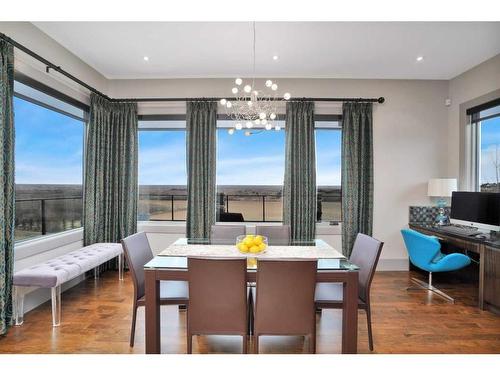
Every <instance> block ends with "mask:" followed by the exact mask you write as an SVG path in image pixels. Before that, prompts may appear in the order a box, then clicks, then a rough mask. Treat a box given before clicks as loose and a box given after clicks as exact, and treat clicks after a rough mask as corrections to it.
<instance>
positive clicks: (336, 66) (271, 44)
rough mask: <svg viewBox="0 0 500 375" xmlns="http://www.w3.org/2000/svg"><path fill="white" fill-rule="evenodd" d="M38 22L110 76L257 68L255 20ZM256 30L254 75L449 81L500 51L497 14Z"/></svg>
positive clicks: (238, 72) (230, 73)
mask: <svg viewBox="0 0 500 375" xmlns="http://www.w3.org/2000/svg"><path fill="white" fill-rule="evenodd" d="M34 24H35V25H36V26H37V27H38V28H40V29H41V30H42V31H44V32H45V33H46V34H48V35H49V36H50V37H52V38H53V39H55V40H56V41H57V42H59V43H60V44H62V45H63V46H64V47H66V48H67V49H68V50H70V51H71V52H73V53H74V54H75V55H77V56H78V57H80V58H81V59H82V60H83V61H85V62H86V63H87V64H89V65H90V66H92V67H94V68H95V69H96V70H97V71H99V72H100V73H102V74H103V75H104V76H106V77H107V78H112V79H121V78H129V79H131V78H188V77H190V78H195V77H196V78H201V77H204V78H208V77H216V78H227V77H236V76H243V77H248V76H252V74H253V70H252V23H250V22H230V23H229V22H212V23H210V22H35V23H34ZM256 34H257V38H256V39H257V41H256V43H257V47H256V48H257V54H256V55H257V56H256V60H257V61H256V75H255V76H256V77H270V78H272V77H277V78H282V77H290V78H295V77H304V78H308V77H310V78H325V77H329V78H393V79H450V78H453V77H455V76H457V75H458V74H460V73H462V72H464V71H466V70H468V69H470V68H472V67H473V66H475V65H478V64H479V63H481V62H483V61H485V60H487V59H489V58H491V57H493V56H495V55H497V54H499V53H500V22H454V23H447V22H392V23H391V22H258V23H257V24H256ZM273 55H278V56H279V59H278V60H277V61H274V60H273V58H272V57H273ZM144 56H148V57H149V61H148V62H145V61H144V59H143V57H144ZM417 56H424V60H423V61H421V62H417V61H416V58H417ZM55 63H57V62H55Z"/></svg>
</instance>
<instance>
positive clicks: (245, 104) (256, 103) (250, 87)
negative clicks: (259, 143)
mask: <svg viewBox="0 0 500 375" xmlns="http://www.w3.org/2000/svg"><path fill="white" fill-rule="evenodd" d="M262 81H263V83H264V85H263V86H262V87H258V86H257V85H256V79H255V22H253V78H252V79H251V80H249V81H244V80H243V79H241V78H236V79H235V80H234V83H235V86H234V87H233V88H232V89H231V92H232V93H233V96H232V98H231V99H226V98H224V99H221V100H220V104H221V105H222V106H224V108H225V109H226V114H227V115H228V117H229V118H230V119H231V120H233V121H234V124H235V125H234V127H232V128H230V129H229V130H228V133H229V134H234V132H235V131H237V130H242V129H243V128H245V135H247V136H249V135H252V134H254V133H256V132H255V131H254V132H252V130H251V129H253V128H254V126H255V127H258V128H260V129H262V128H264V129H266V130H272V129H274V130H276V131H279V130H281V127H280V126H279V125H278V124H277V123H276V121H277V120H278V104H279V102H281V101H286V100H289V99H290V98H291V95H290V93H289V92H286V93H284V94H283V95H280V94H279V93H278V84H277V83H276V82H275V81H274V82H273V81H272V80H270V79H266V80H265V81H264V80H262ZM260 131H261V130H259V131H258V132H260Z"/></svg>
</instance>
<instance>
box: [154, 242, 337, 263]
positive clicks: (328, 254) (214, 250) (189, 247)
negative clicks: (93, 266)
mask: <svg viewBox="0 0 500 375" xmlns="http://www.w3.org/2000/svg"><path fill="white" fill-rule="evenodd" d="M158 255H160V256H182V257H189V256H192V257H214V258H241V257H245V256H247V257H254V258H267V259H345V257H344V256H343V255H342V254H341V253H340V252H338V251H337V250H335V249H334V248H333V247H331V246H330V245H328V244H327V243H326V242H324V241H317V243H316V246H268V248H267V249H266V251H265V252H264V253H262V254H252V253H247V254H242V253H240V252H239V251H238V249H237V248H236V246H235V245H193V244H187V241H186V239H179V240H177V241H176V242H174V243H173V244H172V245H170V246H169V247H167V248H166V249H165V250H163V251H162V252H161V253H160V254H158Z"/></svg>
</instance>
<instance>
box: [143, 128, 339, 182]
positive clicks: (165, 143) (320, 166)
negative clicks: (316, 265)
mask: <svg viewBox="0 0 500 375" xmlns="http://www.w3.org/2000/svg"><path fill="white" fill-rule="evenodd" d="M340 136H341V134H340V131H338V130H319V131H318V132H317V142H316V146H317V155H318V160H317V181H318V185H322V186H323V185H340ZM185 158H186V138H185V132H183V131H141V132H140V133H139V184H140V185H170V184H172V185H185V184H186V163H185ZM284 171H285V131H284V130H280V131H275V130H271V131H262V132H261V133H258V134H255V135H252V136H250V137H247V136H245V135H244V132H243V131H236V132H235V133H234V134H233V135H229V134H228V132H227V129H219V130H218V131H217V177H216V178H217V184H219V185H283V178H284Z"/></svg>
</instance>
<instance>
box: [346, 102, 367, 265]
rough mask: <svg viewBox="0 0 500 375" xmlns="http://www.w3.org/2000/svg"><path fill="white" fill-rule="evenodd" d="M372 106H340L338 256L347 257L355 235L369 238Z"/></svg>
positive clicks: (360, 104) (352, 104) (364, 104)
mask: <svg viewBox="0 0 500 375" xmlns="http://www.w3.org/2000/svg"><path fill="white" fill-rule="evenodd" d="M372 226H373V121H372V103H354V102H352V103H351V102H349V103H344V105H343V109H342V252H343V253H344V255H345V256H347V257H348V256H350V255H351V251H352V246H353V244H354V240H355V239H356V235H357V234H358V233H364V234H367V235H369V236H371V235H372Z"/></svg>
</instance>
